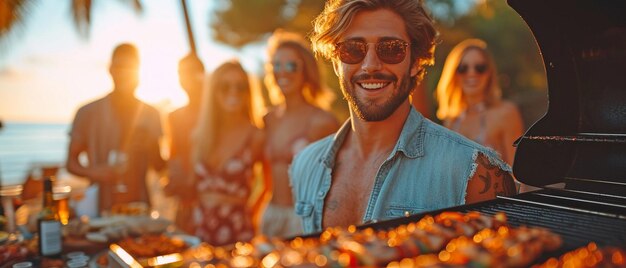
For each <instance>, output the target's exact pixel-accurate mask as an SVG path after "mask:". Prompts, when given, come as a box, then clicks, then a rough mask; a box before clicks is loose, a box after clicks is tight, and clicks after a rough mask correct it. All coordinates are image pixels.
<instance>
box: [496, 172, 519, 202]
mask: <svg viewBox="0 0 626 268" xmlns="http://www.w3.org/2000/svg"><path fill="white" fill-rule="evenodd" d="M516 193H517V190H516V188H515V182H513V177H512V176H511V174H509V173H507V172H504V174H503V176H502V188H499V187H497V186H496V195H500V196H512V195H514V194H516Z"/></svg>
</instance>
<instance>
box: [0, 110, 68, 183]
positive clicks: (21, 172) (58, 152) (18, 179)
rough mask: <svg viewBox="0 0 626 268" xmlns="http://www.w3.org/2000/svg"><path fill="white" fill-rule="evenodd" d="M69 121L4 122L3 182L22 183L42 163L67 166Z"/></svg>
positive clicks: (0, 135)
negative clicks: (62, 122)
mask: <svg viewBox="0 0 626 268" xmlns="http://www.w3.org/2000/svg"><path fill="white" fill-rule="evenodd" d="M69 128H70V124H59V123H20V122H3V127H2V128H1V129H0V185H12V184H21V183H23V182H24V181H25V180H26V178H27V176H28V174H29V172H33V170H35V169H36V168H38V167H41V166H42V165H57V166H61V167H62V166H65V158H66V155H67V146H68V142H69V136H68V132H69Z"/></svg>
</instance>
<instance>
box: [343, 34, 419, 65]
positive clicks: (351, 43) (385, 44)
mask: <svg viewBox="0 0 626 268" xmlns="http://www.w3.org/2000/svg"><path fill="white" fill-rule="evenodd" d="M369 44H375V46H376V47H375V48H376V49H375V50H376V55H377V56H378V58H379V59H380V60H381V61H382V62H384V63H386V64H398V63H400V62H402V61H403V60H404V58H405V57H406V48H407V47H408V46H409V43H408V42H406V41H404V40H400V39H386V40H381V41H378V42H376V43H367V42H365V41H363V40H356V39H351V40H346V41H343V42H339V43H337V44H335V56H336V57H338V58H339V60H340V61H341V62H343V63H346V64H357V63H359V62H361V61H363V59H365V55H367V47H368V46H369Z"/></svg>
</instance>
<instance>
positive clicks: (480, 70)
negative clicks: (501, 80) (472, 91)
mask: <svg viewBox="0 0 626 268" xmlns="http://www.w3.org/2000/svg"><path fill="white" fill-rule="evenodd" d="M487 67H488V66H487V64H485V63H483V64H476V65H473V66H471V65H468V64H461V65H459V67H457V68H456V72H457V73H458V74H466V73H467V72H469V69H470V68H473V69H474V71H475V72H476V73H477V74H484V73H485V72H487Z"/></svg>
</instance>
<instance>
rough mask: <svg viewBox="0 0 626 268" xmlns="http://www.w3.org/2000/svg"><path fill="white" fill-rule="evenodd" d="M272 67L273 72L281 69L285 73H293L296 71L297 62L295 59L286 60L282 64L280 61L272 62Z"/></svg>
mask: <svg viewBox="0 0 626 268" xmlns="http://www.w3.org/2000/svg"><path fill="white" fill-rule="evenodd" d="M272 68H273V71H274V72H275V73H278V72H281V71H282V72H286V73H295V72H296V71H298V63H297V62H295V61H288V62H285V63H284V64H281V63H280V62H274V63H272Z"/></svg>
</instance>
